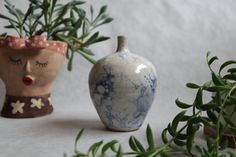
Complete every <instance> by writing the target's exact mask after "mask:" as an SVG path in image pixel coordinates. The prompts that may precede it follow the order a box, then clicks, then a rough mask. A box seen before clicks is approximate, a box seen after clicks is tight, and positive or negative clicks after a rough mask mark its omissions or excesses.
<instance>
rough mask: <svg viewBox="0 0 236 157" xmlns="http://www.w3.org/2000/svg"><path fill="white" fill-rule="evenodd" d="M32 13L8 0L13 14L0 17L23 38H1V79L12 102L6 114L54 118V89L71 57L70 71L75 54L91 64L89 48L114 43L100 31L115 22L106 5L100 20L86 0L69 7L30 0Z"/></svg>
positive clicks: (48, 0)
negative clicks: (58, 73) (52, 85)
mask: <svg viewBox="0 0 236 157" xmlns="http://www.w3.org/2000/svg"><path fill="white" fill-rule="evenodd" d="M28 1H29V7H28V9H27V11H26V12H23V11H22V10H20V9H18V8H16V7H15V6H14V5H13V4H12V3H11V1H9V0H4V2H5V8H6V9H7V10H8V12H9V13H10V15H12V16H5V15H2V14H0V18H1V19H4V20H7V21H8V22H9V25H7V26H5V28H7V29H13V30H15V31H16V32H17V34H18V36H10V35H8V34H6V33H4V34H2V35H1V36H0V78H1V79H2V80H3V82H4V83H5V85H6V100H5V103H4V107H3V110H2V116H5V117H12V118H30V117H38V116H43V115H46V114H49V113H51V112H52V110H53V108H52V106H51V101H50V100H51V99H50V91H51V83H52V81H53V80H54V78H55V76H56V74H57V72H58V71H59V68H60V66H61V65H62V63H63V60H64V58H65V56H66V57H67V58H68V69H69V70H71V69H72V62H73V58H74V54H75V53H79V54H80V55H82V56H83V57H84V58H86V59H87V60H88V61H90V62H92V63H94V62H95V61H94V60H93V59H92V56H93V55H94V53H93V52H92V51H91V50H90V49H89V46H90V45H92V44H95V43H98V42H102V41H105V40H107V39H109V38H108V37H105V36H101V35H100V34H99V32H95V31H94V30H95V29H96V28H97V27H99V26H101V25H104V24H107V23H110V22H111V21H112V20H113V19H112V18H110V17H109V16H108V14H107V13H106V10H107V7H106V6H103V7H101V9H100V11H99V13H98V14H97V15H96V16H95V15H94V9H93V7H92V6H91V7H90V14H91V16H90V17H88V15H87V13H86V11H85V10H84V9H82V8H81V5H82V4H84V3H85V2H84V1H80V0H70V1H68V2H67V3H66V4H62V3H59V0H28Z"/></svg>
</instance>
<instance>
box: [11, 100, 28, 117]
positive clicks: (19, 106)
mask: <svg viewBox="0 0 236 157" xmlns="http://www.w3.org/2000/svg"><path fill="white" fill-rule="evenodd" d="M11 106H12V107H13V110H12V114H16V113H17V112H19V113H23V107H24V106H25V103H21V102H20V101H19V100H18V101H17V102H15V103H11Z"/></svg>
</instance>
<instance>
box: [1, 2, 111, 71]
mask: <svg viewBox="0 0 236 157" xmlns="http://www.w3.org/2000/svg"><path fill="white" fill-rule="evenodd" d="M28 1H29V6H28V9H27V11H26V12H23V11H22V10H20V9H18V8H16V7H15V6H14V5H13V4H12V3H11V1H10V0H4V2H5V5H4V6H5V8H6V9H7V10H8V12H9V13H10V15H11V17H8V16H5V15H3V14H0V18H1V19H4V20H7V21H8V22H9V25H7V26H5V28H7V29H14V30H15V31H16V32H17V33H18V35H19V36H20V37H21V38H25V37H30V36H33V35H46V36H47V37H48V39H49V40H60V41H64V42H66V43H67V44H68V45H69V50H68V54H67V58H68V60H69V62H68V69H69V70H72V61H73V58H74V53H79V54H80V55H81V56H83V57H84V58H86V59H87V60H88V61H90V62H91V63H95V61H94V60H93V59H92V56H93V55H94V54H93V53H92V51H91V50H90V49H89V46H90V45H92V44H95V43H98V42H102V41H105V40H107V39H109V38H108V37H105V36H102V35H100V33H99V32H94V30H95V29H96V28H97V27H99V26H101V25H104V24H108V23H110V22H111V21H112V20H113V19H112V18H111V17H109V15H108V14H107V13H106V12H107V6H103V7H101V9H100V11H99V13H98V14H97V15H94V9H93V7H92V6H91V7H90V14H91V17H88V15H87V13H86V11H85V10H84V9H82V8H81V5H83V4H84V3H85V1H81V0H70V1H68V2H67V3H66V4H60V3H59V0H28ZM94 17H95V18H94Z"/></svg>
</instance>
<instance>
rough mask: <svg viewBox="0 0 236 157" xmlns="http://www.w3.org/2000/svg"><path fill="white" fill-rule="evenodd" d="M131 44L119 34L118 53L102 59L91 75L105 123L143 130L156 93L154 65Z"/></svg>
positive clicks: (119, 128) (116, 128) (95, 99)
mask: <svg viewBox="0 0 236 157" xmlns="http://www.w3.org/2000/svg"><path fill="white" fill-rule="evenodd" d="M127 46H128V45H127V40H126V38H125V37H123V36H119V37H118V49H117V52H116V53H115V54H112V55H109V56H107V57H105V58H103V59H101V60H99V61H98V62H97V63H96V64H95V65H94V66H93V68H92V70H91V72H90V75H89V88H90V95H91V98H92V101H93V103H94V106H95V108H96V110H97V112H98V114H99V116H100V118H101V120H102V122H103V123H104V125H105V126H106V127H107V128H108V129H110V130H113V131H133V130H137V129H139V128H140V127H141V125H142V123H143V121H144V119H145V117H146V115H147V113H148V110H149V108H150V107H151V104H152V102H153V100H154V97H155V93H156V86H157V76H156V71H155V68H154V66H153V64H152V63H150V62H149V61H148V60H147V59H145V58H143V57H140V56H138V55H135V54H133V53H131V52H130V51H129V50H128V47H127Z"/></svg>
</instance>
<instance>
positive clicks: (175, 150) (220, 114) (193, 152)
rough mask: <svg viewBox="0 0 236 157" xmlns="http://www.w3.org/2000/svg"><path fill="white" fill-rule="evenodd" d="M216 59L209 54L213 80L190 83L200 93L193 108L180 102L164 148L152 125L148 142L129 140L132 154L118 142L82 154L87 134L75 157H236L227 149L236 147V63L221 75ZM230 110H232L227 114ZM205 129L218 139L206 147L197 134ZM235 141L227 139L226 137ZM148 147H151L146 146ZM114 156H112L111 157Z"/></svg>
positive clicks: (231, 62)
mask: <svg viewBox="0 0 236 157" xmlns="http://www.w3.org/2000/svg"><path fill="white" fill-rule="evenodd" d="M217 59H218V58H217V57H216V56H214V57H210V53H207V57H206V60H207V65H208V68H209V71H210V74H211V80H210V81H207V82H206V83H203V84H202V85H197V84H195V83H187V85H186V86H187V87H188V88H190V89H193V90H196V96H195V99H194V101H193V102H192V103H191V104H189V103H185V102H182V101H180V100H179V99H176V101H175V103H176V105H177V106H178V107H179V108H180V109H181V110H182V111H181V112H180V113H178V114H177V115H176V116H175V117H174V119H173V121H172V122H170V123H169V124H168V126H167V127H166V128H165V129H164V130H163V131H162V134H161V137H162V142H163V144H162V145H160V146H158V145H156V144H155V140H154V136H153V132H152V129H151V128H150V126H149V125H148V127H147V130H146V137H147V141H146V142H145V143H143V142H141V141H139V140H138V139H137V138H136V137H134V136H131V137H130V138H129V146H130V149H131V151H129V152H125V151H122V149H121V145H118V142H117V141H116V140H113V141H111V142H108V143H106V144H103V142H102V141H100V142H97V143H94V144H93V145H92V146H91V147H90V148H89V150H88V151H87V152H86V153H82V152H80V151H79V150H78V149H77V148H76V147H77V143H78V141H79V139H80V137H81V135H82V133H83V130H82V131H81V132H80V133H79V135H78V136H77V138H76V144H75V152H74V155H73V157H95V156H96V157H104V156H106V155H107V154H108V153H109V155H107V156H115V157H126V156H135V157H156V156H161V157H170V156H173V155H175V154H180V155H182V156H183V155H185V156H190V157H195V156H201V157H226V156H229V157H236V153H233V152H229V151H227V149H226V148H227V146H228V145H229V144H230V143H231V146H235V147H236V139H235V137H234V135H235V136H236V123H235V122H234V121H233V119H232V117H234V116H235V115H236V105H235V104H236V95H235V91H236V82H235V81H236V68H235V65H236V61H235V60H229V61H226V62H225V63H223V64H222V65H221V66H220V68H219V70H218V71H215V70H213V68H212V64H213V63H214V62H215V61H216V60H217ZM209 93H210V95H212V97H211V99H210V101H206V100H205V98H204V97H205V96H206V95H207V94H209ZM227 108H230V110H227ZM203 126H208V127H210V128H213V129H214V130H215V132H216V135H215V137H210V136H206V146H205V147H204V146H202V145H199V144H198V143H197V142H196V133H197V132H199V131H201V128H202V127H203ZM226 132H227V134H228V135H232V137H229V138H226V139H223V135H224V133H226ZM147 144H148V146H146V145H147ZM111 154H112V155H111ZM65 156H66V155H65Z"/></svg>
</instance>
